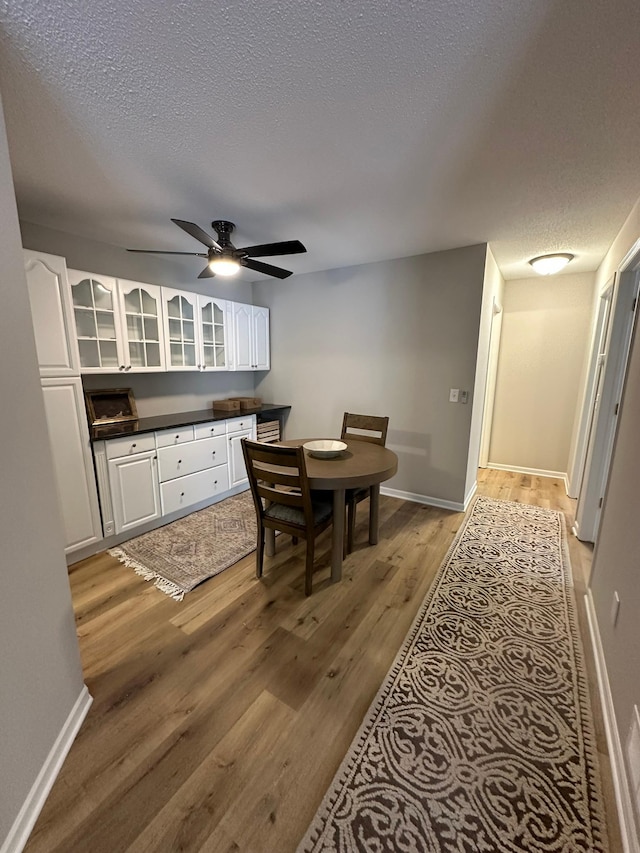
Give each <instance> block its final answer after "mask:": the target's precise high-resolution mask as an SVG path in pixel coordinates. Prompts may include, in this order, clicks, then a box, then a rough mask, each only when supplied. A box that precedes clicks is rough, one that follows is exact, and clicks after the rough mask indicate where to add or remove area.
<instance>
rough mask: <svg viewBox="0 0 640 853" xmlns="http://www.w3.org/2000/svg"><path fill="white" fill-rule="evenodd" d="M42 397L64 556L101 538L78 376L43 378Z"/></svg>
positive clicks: (80, 383)
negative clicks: (59, 512) (61, 520)
mask: <svg viewBox="0 0 640 853" xmlns="http://www.w3.org/2000/svg"><path fill="white" fill-rule="evenodd" d="M42 394H43V397H44V408H45V413H46V417H47V426H48V429H49V440H50V442H51V455H52V458H53V467H54V470H55V474H56V483H57V487H58V495H59V497H60V506H61V510H62V519H63V522H64V530H65V553H66V554H70V553H72V552H74V551H77V550H79V549H80V548H84V547H86V546H88V545H92V544H93V543H94V542H99V541H100V540H101V539H102V527H101V524H100V510H99V508H98V494H97V491H96V482H95V478H94V475H93V460H92V458H91V446H90V443H89V430H88V427H87V416H86V413H85V407H84V396H83V393H82V381H81V379H80V377H79V376H77V377H73V376H69V377H67V376H61V377H58V378H57V379H43V380H42Z"/></svg>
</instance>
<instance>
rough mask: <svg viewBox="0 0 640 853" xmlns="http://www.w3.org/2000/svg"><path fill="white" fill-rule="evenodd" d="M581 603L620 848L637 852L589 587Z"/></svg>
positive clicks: (603, 658) (618, 735)
mask: <svg viewBox="0 0 640 853" xmlns="http://www.w3.org/2000/svg"><path fill="white" fill-rule="evenodd" d="M585 604H586V610H587V618H588V621H589V634H590V635H591V644H592V646H593V655H594V658H595V664H596V673H597V676H598V689H599V691H600V700H601V702H602V715H603V718H604V726H605V731H606V735H607V744H608V746H609V760H610V761H611V775H612V777H613V787H614V790H615V794H616V806H617V808H618V820H619V822H620V835H621V838H622V850H623V853H640V844H639V843H638V837H637V835H636V828H635V818H634V815H633V804H632V802H631V796H630V794H629V782H628V779H627V770H626V765H625V763H624V754H623V752H622V743H621V742H620V733H619V732H618V724H617V722H616V715H615V710H614V707H613V697H612V695H611V688H610V687H609V678H608V676H607V664H606V661H605V657H604V649H603V648H602V641H601V639H600V630H599V628H598V617H597V616H596V611H595V606H594V603H593V597H592V595H591V590H587V592H586V594H585Z"/></svg>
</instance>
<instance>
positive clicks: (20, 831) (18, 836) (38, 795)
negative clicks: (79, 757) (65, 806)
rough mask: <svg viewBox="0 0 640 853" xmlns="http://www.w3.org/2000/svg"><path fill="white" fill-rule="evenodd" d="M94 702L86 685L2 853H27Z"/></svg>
mask: <svg viewBox="0 0 640 853" xmlns="http://www.w3.org/2000/svg"><path fill="white" fill-rule="evenodd" d="M92 702H93V699H92V697H91V696H90V695H89V691H88V690H87V687H86V686H84V687H83V688H82V690H81V692H80V695H79V696H78V698H77V699H76V702H75V704H74V706H73V708H72V709H71V711H70V713H69V716H68V717H67V719H66V720H65V723H64V725H63V727H62V729H61V730H60V734H59V735H58V737H57V738H56V741H55V743H54V744H53V746H52V747H51V750H50V752H49V755H48V756H47V758H46V760H45V762H44V764H43V765H42V768H41V770H40V772H39V773H38V776H37V778H36V781H35V782H34V783H33V785H32V786H31V790H30V791H29V794H28V795H27V799H26V800H25V801H24V803H23V804H22V808H21V809H20V812H19V813H18V816H17V818H16V819H15V821H14V822H13V826H12V827H11V829H10V830H9V834H8V835H7V837H6V838H5V840H4V842H3V844H2V846H1V847H0V853H21V851H22V850H24V848H25V845H26V843H27V841H28V840H29V835H30V834H31V830H32V829H33V827H34V824H35V822H36V820H37V819H38V815H39V814H40V812H41V811H42V807H43V806H44V804H45V801H46V799H47V797H48V796H49V792H50V791H51V788H52V787H53V783H54V782H55V780H56V778H57V776H58V773H59V772H60V768H61V767H62V764H63V762H64V760H65V758H66V757H67V753H68V752H69V750H70V749H71V745H72V743H73V741H74V740H75V738H76V735H77V734H78V730H79V729H80V726H81V725H82V722H83V720H84V718H85V717H86V715H87V712H88V710H89V707H90V705H91V703H92Z"/></svg>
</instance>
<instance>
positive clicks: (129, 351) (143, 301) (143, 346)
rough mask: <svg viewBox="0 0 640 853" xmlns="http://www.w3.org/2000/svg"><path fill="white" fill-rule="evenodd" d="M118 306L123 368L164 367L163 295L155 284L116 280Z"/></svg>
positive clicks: (150, 369) (140, 370) (145, 369)
mask: <svg viewBox="0 0 640 853" xmlns="http://www.w3.org/2000/svg"><path fill="white" fill-rule="evenodd" d="M118 306H119V315H120V326H121V334H122V341H123V356H124V362H125V370H132V371H134V372H136V373H149V372H158V371H162V370H165V369H166V367H165V350H164V335H163V327H162V296H161V291H160V288H159V287H157V286H156V285H154V284H142V283H141V282H138V281H127V280H126V279H118Z"/></svg>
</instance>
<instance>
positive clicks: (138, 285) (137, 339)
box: [69, 270, 165, 373]
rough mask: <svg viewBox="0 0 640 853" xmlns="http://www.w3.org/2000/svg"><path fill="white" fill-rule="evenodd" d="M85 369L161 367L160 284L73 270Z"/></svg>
mask: <svg viewBox="0 0 640 853" xmlns="http://www.w3.org/2000/svg"><path fill="white" fill-rule="evenodd" d="M69 283H70V285H71V299H72V302H73V314H74V321H75V337H76V340H77V344H78V349H79V352H80V369H81V371H82V373H128V372H130V371H135V372H136V373H147V372H153V371H162V370H164V369H165V362H164V338H163V325H162V302H161V292H160V288H159V287H157V286H156V285H153V284H143V283H142V282H137V281H127V280H126V279H118V280H117V279H115V278H112V277H111V276H104V275H97V274H95V273H87V272H82V271H80V270H69Z"/></svg>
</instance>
